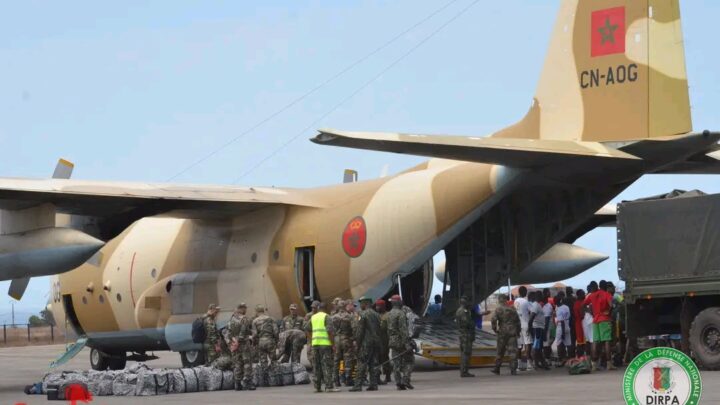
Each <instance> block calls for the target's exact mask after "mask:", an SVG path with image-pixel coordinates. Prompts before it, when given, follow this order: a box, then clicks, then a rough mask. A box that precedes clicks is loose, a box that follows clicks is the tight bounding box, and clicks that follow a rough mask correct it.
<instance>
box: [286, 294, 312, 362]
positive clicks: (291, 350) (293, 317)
mask: <svg viewBox="0 0 720 405" xmlns="http://www.w3.org/2000/svg"><path fill="white" fill-rule="evenodd" d="M289 309H290V315H288V316H286V317H285V318H283V321H282V324H281V325H280V329H281V332H280V333H281V339H280V340H283V339H282V336H283V335H284V338H285V344H283V345H282V346H281V349H282V351H283V355H282V358H281V359H280V362H281V363H287V362H288V361H289V362H291V363H300V353H301V352H302V349H303V346H305V343H307V340H306V339H305V332H303V326H304V325H305V320H304V319H303V318H301V317H300V315H298V313H297V305H295V304H290V308H289Z"/></svg>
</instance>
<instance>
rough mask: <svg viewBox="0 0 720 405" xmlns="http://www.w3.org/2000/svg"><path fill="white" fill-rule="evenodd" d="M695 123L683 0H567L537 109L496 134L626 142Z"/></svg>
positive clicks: (679, 131) (676, 131) (688, 128)
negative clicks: (681, 16) (682, 12)
mask: <svg viewBox="0 0 720 405" xmlns="http://www.w3.org/2000/svg"><path fill="white" fill-rule="evenodd" d="M691 130H692V123H691V119H690V102H689V96H688V85H687V75H686V70H685V51H684V46H683V37H682V29H681V25H680V8H679V4H678V0H620V1H618V0H594V1H582V0H563V1H562V2H561V6H560V11H559V13H558V17H557V21H556V23H555V27H554V29H553V33H552V39H551V41H550V47H549V50H548V53H547V56H546V60H545V65H544V66H543V70H542V74H541V77H540V82H539V83H538V87H537V89H536V93H535V97H534V100H533V104H532V106H531V108H530V111H529V112H528V114H527V115H526V116H525V117H524V118H523V119H522V120H521V121H519V122H518V123H517V124H515V125H512V126H510V127H508V128H505V129H503V130H501V131H499V132H497V133H495V134H493V136H495V137H503V138H530V139H548V140H550V139H553V140H568V141H594V142H624V141H632V140H642V139H648V138H657V137H667V136H674V135H680V134H685V133H688V132H690V131H691Z"/></svg>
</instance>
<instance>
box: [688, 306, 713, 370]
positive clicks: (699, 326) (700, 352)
mask: <svg viewBox="0 0 720 405" xmlns="http://www.w3.org/2000/svg"><path fill="white" fill-rule="evenodd" d="M690 349H691V350H692V351H693V353H694V354H695V360H696V361H697V362H698V363H700V364H701V365H702V366H703V367H704V368H706V369H708V370H717V369H720V308H716V307H713V308H707V309H704V310H703V311H702V312H700V313H699V314H698V315H697V316H696V317H695V319H694V320H693V323H692V326H690Z"/></svg>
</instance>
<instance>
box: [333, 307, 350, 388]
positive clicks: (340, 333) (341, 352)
mask: <svg viewBox="0 0 720 405" xmlns="http://www.w3.org/2000/svg"><path fill="white" fill-rule="evenodd" d="M353 318H354V317H353V315H352V314H350V313H349V312H347V311H345V310H344V309H341V310H340V311H339V312H338V313H337V314H335V316H333V317H332V323H333V329H334V330H335V364H334V368H333V371H334V374H333V378H334V381H335V384H338V385H339V383H340V375H339V373H340V361H341V360H342V361H343V364H344V369H345V371H344V380H345V382H346V383H347V382H348V381H350V380H351V379H352V370H353V367H355V358H356V353H355V346H354V339H353V325H352V324H353Z"/></svg>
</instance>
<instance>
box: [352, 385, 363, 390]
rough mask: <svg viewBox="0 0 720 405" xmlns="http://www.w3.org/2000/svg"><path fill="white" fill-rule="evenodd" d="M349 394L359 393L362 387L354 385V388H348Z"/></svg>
mask: <svg viewBox="0 0 720 405" xmlns="http://www.w3.org/2000/svg"><path fill="white" fill-rule="evenodd" d="M349 391H350V392H361V391H362V385H355V386H354V387H352V388H350V390H349Z"/></svg>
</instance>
